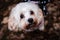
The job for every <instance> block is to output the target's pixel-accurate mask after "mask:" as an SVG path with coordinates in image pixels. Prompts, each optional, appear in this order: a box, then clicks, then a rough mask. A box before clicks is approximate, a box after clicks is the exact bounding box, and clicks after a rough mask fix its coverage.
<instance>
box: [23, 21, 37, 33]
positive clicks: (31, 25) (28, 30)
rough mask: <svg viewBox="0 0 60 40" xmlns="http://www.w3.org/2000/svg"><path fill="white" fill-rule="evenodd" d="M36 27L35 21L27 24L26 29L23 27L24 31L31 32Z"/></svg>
mask: <svg viewBox="0 0 60 40" xmlns="http://www.w3.org/2000/svg"><path fill="white" fill-rule="evenodd" d="M36 29H37V23H36V22H34V23H33V24H28V25H27V26H26V29H24V31H25V32H31V31H34V30H36Z"/></svg>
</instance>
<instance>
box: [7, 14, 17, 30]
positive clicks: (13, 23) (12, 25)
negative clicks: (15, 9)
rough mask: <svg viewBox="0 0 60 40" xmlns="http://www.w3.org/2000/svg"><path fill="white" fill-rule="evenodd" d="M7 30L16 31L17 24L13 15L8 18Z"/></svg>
mask: <svg viewBox="0 0 60 40" xmlns="http://www.w3.org/2000/svg"><path fill="white" fill-rule="evenodd" d="M8 29H9V30H10V31H18V22H17V20H16V18H15V17H14V16H13V15H10V16H9V20H8Z"/></svg>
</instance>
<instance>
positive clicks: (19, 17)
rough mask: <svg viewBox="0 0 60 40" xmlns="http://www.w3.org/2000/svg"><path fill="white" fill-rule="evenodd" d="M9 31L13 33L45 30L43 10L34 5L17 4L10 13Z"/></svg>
mask: <svg viewBox="0 0 60 40" xmlns="http://www.w3.org/2000/svg"><path fill="white" fill-rule="evenodd" d="M8 29H9V30H11V31H18V30H20V31H21V30H24V31H31V30H35V29H40V30H43V29H44V18H43V13H42V10H41V9H40V8H39V7H38V6H37V5H36V4H34V3H28V2H25V3H19V4H17V5H16V6H15V7H13V8H12V10H11V12H10V16H9V20H8Z"/></svg>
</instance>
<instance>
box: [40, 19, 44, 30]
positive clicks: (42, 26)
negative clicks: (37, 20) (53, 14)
mask: <svg viewBox="0 0 60 40" xmlns="http://www.w3.org/2000/svg"><path fill="white" fill-rule="evenodd" d="M39 30H40V31H43V30H44V19H42V21H41V24H40V25H39Z"/></svg>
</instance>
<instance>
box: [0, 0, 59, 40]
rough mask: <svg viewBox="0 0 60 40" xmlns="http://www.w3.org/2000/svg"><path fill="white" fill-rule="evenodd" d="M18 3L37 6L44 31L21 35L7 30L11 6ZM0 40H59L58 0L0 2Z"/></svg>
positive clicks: (10, 0)
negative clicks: (40, 10) (40, 13)
mask: <svg viewBox="0 0 60 40" xmlns="http://www.w3.org/2000/svg"><path fill="white" fill-rule="evenodd" d="M20 2H34V3H36V4H37V5H39V7H40V8H41V9H42V11H43V14H44V24H45V30H44V31H39V30H35V31H33V32H27V33H23V32H11V31H9V30H8V29H7V19H8V16H9V12H10V9H11V6H12V5H15V4H18V3H20ZM0 40H60V0H0Z"/></svg>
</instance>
